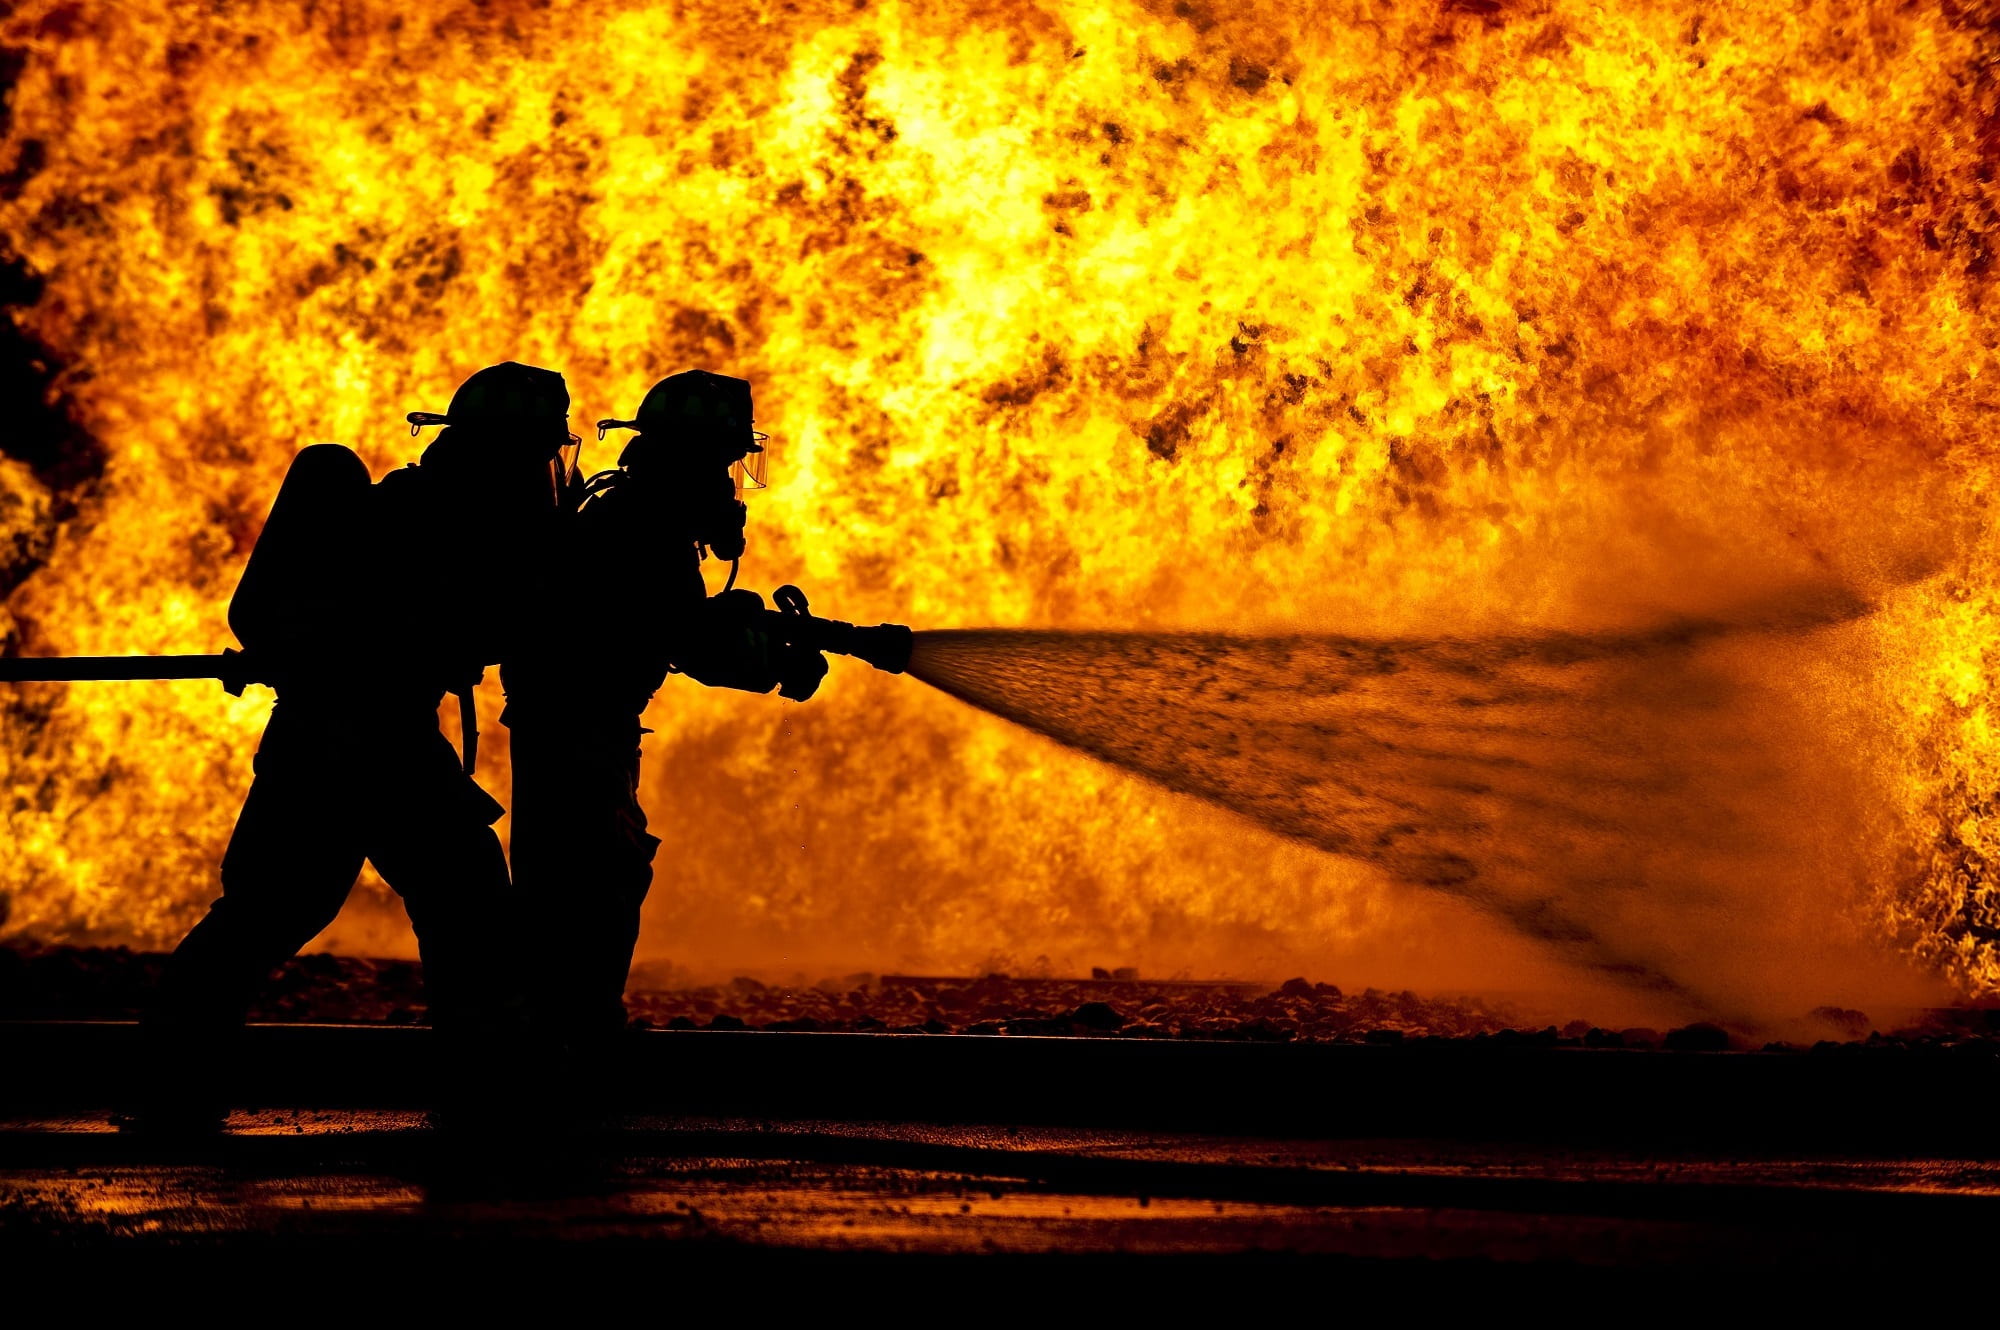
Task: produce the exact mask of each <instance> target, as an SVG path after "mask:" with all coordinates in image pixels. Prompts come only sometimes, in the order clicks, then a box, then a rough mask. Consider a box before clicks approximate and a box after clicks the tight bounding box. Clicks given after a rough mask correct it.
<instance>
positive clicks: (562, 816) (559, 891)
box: [508, 702, 660, 1040]
mask: <svg viewBox="0 0 2000 1330" xmlns="http://www.w3.org/2000/svg"><path fill="white" fill-rule="evenodd" d="M509 713H510V722H509V727H508V728H509V730H510V733H511V737H510V740H509V747H510V749H511V751H512V754H513V768H514V807H513V814H514V816H513V837H512V839H513V857H514V882H515V886H516V889H517V890H518V891H519V892H520V894H521V899H522V901H523V903H524V905H525V906H526V907H527V908H529V909H531V910H532V911H533V912H534V917H535V919H536V921H537V930H536V931H537V934H538V942H539V943H540V945H539V947H538V948H537V951H536V955H535V984H534V988H533V992H532V994H531V997H530V1001H531V1003H532V1004H533V1006H534V1009H535V1011H536V1014H537V1015H538V1016H540V1017H541V1018H543V1019H545V1020H546V1021H548V1022H550V1023H551V1024H553V1025H554V1026H555V1028H556V1030H557V1031H558V1032H559V1033H560V1034H561V1035H562V1036H564V1037H566V1038H570V1039H576V1040H590V1039H594V1038H598V1037H602V1036H606V1035H609V1034H614V1033H616V1032H617V1031H618V1030H620V1029H622V1028H623V1027H624V1024H625V980H626V976H627V975H628V974H629V973H630V971H631V968H632V950H633V948H634V947H635V946H637V945H638V942H639V908H640V906H641V905H642V904H644V902H645V899H646V891H647V889H648V888H649V887H650V886H651V885H652V882H653V852H654V851H655V850H656V849H658V848H659V844H660V842H659V839H658V838H657V837H655V836H652V835H649V834H648V833H647V831H646V813H645V810H644V809H643V808H641V807H640V806H639V791H638V786H639V735H640V729H639V718H638V717H637V716H628V717H616V718H609V719H598V720H596V721H594V722H583V721H580V720H579V719H578V718H577V717H575V716H568V717H551V718H549V719H548V720H547V721H543V720H540V719H534V720H530V719H526V718H515V717H519V715H520V709H519V708H516V707H515V706H514V705H513V704H512V703H511V702H510V703H509Z"/></svg>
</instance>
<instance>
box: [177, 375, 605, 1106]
mask: <svg viewBox="0 0 2000 1330" xmlns="http://www.w3.org/2000/svg"><path fill="white" fill-rule="evenodd" d="M568 411H569V393H568V390H567V388H566V387H565V386H564V383H563V379H562V376H561V375H560V374H557V373H555V372H554V371H552V370H547V369H538V368H535V367H533V366H528V365H520V364H513V363H508V364H502V365H495V366H492V367H490V368H487V369H482V370H480V371H479V372H477V373H476V374H474V375H472V376H471V377H470V378H469V379H467V380H466V381H465V383H464V384H463V385H462V386H461V387H460V388H459V390H458V392H457V393H456V394H454V395H453V397H452V400H451V405H450V409H449V410H448V411H447V412H446V413H445V414H444V415H436V414H432V413H427V412H413V413H411V415H410V416H409V420H410V422H411V425H412V433H415V432H416V431H417V429H418V428H420V427H422V426H424V425H443V426H444V427H445V428H444V430H443V431H442V432H441V433H440V434H439V435H438V436H437V438H436V440H435V441H434V442H433V443H431V445H430V446H429V447H428V448H426V449H425V450H424V453H423V457H422V460H421V462H419V463H414V464H412V465H410V466H407V467H404V468H402V469H400V470H397V471H393V472H391V473H390V474H388V475H387V476H385V477H383V479H382V480H381V481H380V482H379V483H375V484H371V483H370V482H369V476H368V471H367V468H366V467H365V466H364V465H363V463H362V461H361V459H360V458H359V457H357V456H356V455H355V454H354V453H353V452H351V451H349V450H348V449H346V448H344V447H340V446H339V445H335V444H316V445H314V446H312V447H309V448H306V449H305V450H303V451H302V452H300V453H299V455H298V457H297V458H296V459H294V461H293V463H292V466H291V469H290V471H289V472H288V473H287V475H286V477H285V482H284V485H283V487H282V488H281V489H280V491H279V494H278V498H277V501H276V503H275V504H274V505H273V507H272V510H271V515H270V519H269V521H268V522H267V524H266V526H265V528H264V531H263V533H262V535H261V536H260V537H259V539H258V542H257V545H256V548H255V549H254V550H253V551H252V552H251V556H250V560H249V563H248V566H247V567H246V568H245V570H244V574H243V579H242V581H241V582H240V583H239V584H238V586H237V589H236V594H235V596H234V597H233V599H232V600H231V602H230V607H229V623H230V627H231V628H232V629H233V630H234V631H235V633H236V635H237V637H238V638H239V639H240V640H241V642H242V644H243V648H244V653H245V656H246V657H247V658H249V659H251V660H253V661H255V662H256V668H257V670H258V671H260V673H259V674H258V675H257V677H260V678H264V679H268V680H270V681H271V682H272V683H273V684H274V686H275V687H276V689H277V694H278V699H277V703H276V705H275V706H274V707H273V709H272V712H271V718H270V721H269V723H268V725H267V726H266V727H265V730H264V737H263V741H262V743H261V744H260V746H259V748H258V751H257V756H256V759H255V778H254V780H253V781H252V783H251V786H250V792H249V794H248V796H247V797H246V799H245V800H244V804H243V810H242V813H241V815H240V816H239V818H238V820H237V824H236V830H235V833H234V835H233V836H232V837H231V839H230V842H229V848H228V851H227V853H226V854H225V855H224V858H223V862H222V895H221V898H220V899H218V900H217V901H216V902H215V903H214V904H213V905H212V906H211V907H210V909H209V911H208V914H207V916H206V917H205V918H203V919H202V920H201V922H200V923H198V924H196V925H195V927H194V929H193V931H191V932H190V933H189V934H188V935H187V937H186V939H185V940H183V941H182V943H181V944H180V947H179V948H178V949H177V950H176V951H175V952H174V954H173V956H172V958H171V959H170V961H169V962H168V964H167V967H166V971H165V974H164V977H163V981H162V986H161V992H160V995H159V998H158V1001H157V1004H156V1007H155V1009H154V1010H153V1011H152V1012H151V1014H150V1019H149V1026H150V1031H151V1033H152V1035H153V1044H154V1047H155V1049H156V1051H158V1052H161V1053H163V1054H164V1055H165V1061H164V1065H163V1066H162V1067H161V1074H163V1075H165V1076H168V1077H175V1078H176V1079H177V1080H178V1081H179V1083H180V1084H181V1085H182V1086H184V1087H185V1088H186V1093H185V1094H184V1095H183V1096H182V1098H181V1100H180V1101H179V1103H178V1105H176V1104H175V1103H174V1102H173V1096H172V1092H171V1090H169V1091H168V1092H167V1093H166V1094H164V1095H162V1096H161V1098H162V1100H163V1101H164V1103H163V1107H162V1108H161V1109H160V1116H161V1117H162V1118H167V1117H171V1116H172V1114H173V1112H174V1111H176V1108H177V1107H178V1109H179V1110H182V1111H185V1112H186V1113H187V1114H188V1115H189V1116H190V1117H194V1118H199V1117H202V1116H209V1117H212V1116H213V1113H214V1107H215V1102H216V1101H215V1098H214V1096H215V1094H216V1091H215V1089H214V1086H213V1083H212V1078H211V1077H210V1076H208V1075H205V1074H203V1073H204V1072H208V1071H218V1070H219V1069H220V1068H219V1064H218V1062H217V1059H218V1058H219V1057H220V1055H221V1053H222V1051H223V1049H224V1048H225V1047H226V1043H227V1037H228V1035H229V1032H230V1031H232V1030H233V1029H234V1028H236V1027H238V1026H240V1025H241V1023H242V1021H243V1019H244V1015H245V1012H246V1009H247V1008H248V1006H249V1005H250V1003H251V1002H252V1000H253V999H254V998H255V996H256V994H257V992H258V989H259V987H260V986H261V985H262V984H263V983H264V982H265V980H266V979H267V977H268V976H269V974H270V972H271V971H272V970H273V969H274V968H275V967H276V966H278V965H279V964H281V963H282V962H283V961H285V960H286V959H287V958H288V957H290V956H291V955H293V954H294V953H295V952H297V951H298V949H299V948H300V947H302V946H304V945H305V944H306V943H307V942H308V941H310V940H311V939H312V938H313V936H314V935H315V934H317V933H319V932H320V931H321V930H322V929H324V928H325V927H326V926H327V925H328V924H329V923H331V922H332V921H333V918H334V916H335V914H336V913H338V912H339V910H340V907H341V904H342V902H344V901H345V900H346V898H347V894H348V892H349V890H350V889H351V888H352V886H353V884H354V881H355V878H356V876H357V875H358V874H359V872H360V870H361V866H362V863H363V861H364V860H366V861H369V862H372V863H373V864H374V865H375V868H376V870H377V871H378V872H379V873H380V874H381V875H382V878H383V879H384V880H385V881H386V882H387V883H388V884H389V885H390V886H391V887H392V888H394V889H395V890H396V891H397V892H398V893H399V894H400V895H401V897H402V899H403V902H404V906H405V908H406V909H407V910H408V911H409V916H410V922H411V924H412V925H413V927H414V928H415V930H416V934H417V939H418V943H419V947H420V950H421V954H422V958H423V965H424V982H425V989H426V993H427V997H428V1002H429V1006H430V1014H431V1021H432V1024H433V1026H434V1027H435V1028H436V1029H437V1031H438V1035H439V1038H440V1040H441V1042H442V1044H443V1047H444V1049H445V1051H446V1053H447V1057H448V1058H449V1057H458V1056H462V1055H464V1054H465V1050H467V1049H469V1048H472V1047H474V1046H486V1047H490V1046H491V1045H490V1044H488V1043H487V1042H486V1041H487V1037H488V1036H489V1035H492V1034H494V1032H495V1031H497V1030H499V1028H500V1026H501V1025H502V1023H504V1022H505V1021H506V1020H507V1018H508V1013H509V1012H510V1010H515V1011H517V1010H518V1006H519V1003H518V1002H514V1003H512V1004H511V1007H510V1002H509V1000H508V993H507V991H506V979H505V971H506V969H507V968H508V965H509V962H508V957H509V955H510V950H509V946H510V938H509V936H508V934H509V931H510V930H511V929H513V928H514V927H515V926H516V925H515V920H514V919H513V918H512V914H513V911H512V910H511V909H510V906H509V901H510V888H509V884H508V877H507V866H506V861H505V859H504V858H503V856H502V853H501V848H500V842H499V839H498V837H497V836H496V835H495V833H494V830H493V826H492V824H493V822H494V821H495V819H497V818H498V817H499V816H500V813H501V811H502V810H501V808H500V805H499V804H498V803H497V802H495V801H494V800H493V799H492V798H491V797H490V796H488V795H487V794H486V793H485V791H483V790H481V789H480V788H479V786H478V785H476V784H475V783H474V782H473V780H472V778H471V775H470V767H471V763H470V760H469V759H470V757H471V747H472V738H471V736H472V734H473V733H474V731H472V730H470V729H468V730H467V731H466V735H467V737H466V747H467V750H468V751H467V753H466V754H465V758H466V759H467V760H465V761H461V758H460V755H459V754H457V753H454V752H453V750H452V747H451V745H450V743H449V742H448V740H447V739H446V738H445V736H444V735H443V734H442V733H441V732H440V730H439V727H438V723H437V709H438V705H439V703H440V702H441V701H442V700H443V695H444V694H445V693H446V692H447V691H455V692H459V693H460V694H461V698H462V699H464V698H469V695H470V688H471V686H472V685H473V684H474V683H476V682H477V681H478V679H479V677H480V675H481V673H482V672H483V670H484V668H485V667H486V666H487V665H489V664H494V663H497V662H498V661H499V660H500V659H501V658H502V656H503V655H504V654H505V651H506V644H507V642H508V639H509V637H510V635H512V634H513V633H514V632H515V630H516V628H517V626H518V617H519V613H520V608H519V607H520V605H521V603H522V600H523V597H522V594H521V592H522V588H523V587H524V586H527V585H529V584H530V582H531V580H532V578H533V577H534V576H535V575H536V573H537V571H538V570H539V569H541V568H543V567H545V566H546V551H547V542H548V541H549V539H550V538H551V537H552V535H553V533H554V529H555V526H556V523H557V512H558V502H559V499H560V497H561V495H562V494H563V493H564V492H565V486H566V482H567V479H568V477H567V474H566V472H565V469H564V466H565V464H564V451H565V449H567V448H570V447H572V446H573V445H574V444H575V442H576V441H575V439H574V438H573V437H572V436H571V435H570V434H569V430H568V423H567V422H568ZM156 1065H159V1064H156ZM204 1096H206V1097H207V1098H206V1101H205V1102H204V1101H203V1100H204Z"/></svg>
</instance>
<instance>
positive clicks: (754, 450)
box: [500, 370, 826, 1044]
mask: <svg viewBox="0 0 2000 1330" xmlns="http://www.w3.org/2000/svg"><path fill="white" fill-rule="evenodd" d="M598 429H599V435H600V437H601V436H602V434H603V432H604V431H605V430H608V429H634V430H637V431H639V432H638V434H637V436H636V437H634V438H633V439H631V440H630V442H629V443H628V444H627V445H626V447H625V448H624V450H623V452H622V453H621V454H620V456H619V458H618V465H617V467H616V468H615V469H614V470H611V471H607V472H604V473H601V474H599V475H597V476H593V477H591V478H590V480H589V481H588V482H586V483H585V484H583V485H581V486H579V487H578V489H577V491H576V498H577V500H578V502H577V504H576V506H575V507H574V509H573V511H572V513H571V515H570V516H569V518H568V519H567V522H566V524H565V525H566V532H565V538H564V541H563V548H564V549H565V551H566V558H567V560H568V562H569V565H570V566H571V567H572V568H574V569H575V570H576V575H577V577H578V579H579V586H580V589H582V588H587V595H580V596H579V598H578V599H576V600H574V601H566V600H564V599H561V598H552V599H550V600H548V601H546V602H544V610H545V614H544V617H543V619H542V621H541V628H540V631H539V632H537V633H535V634H533V635H532V636H530V637H527V638H524V639H522V642H521V647H522V649H521V650H520V651H518V652H517V653H516V654H514V655H513V656H510V657H509V658H508V659H507V660H505V661H504V662H503V663H502V665H501V676H500V677H501V680H502V682H503V683H504V684H505V686H506V691H507V709H506V711H505V712H504V713H503V715H502V717H501V719H502V721H503V722H504V723H505V724H506V725H507V727H508V729H509V731H510V743H509V747H510V751H511V754H512V761H513V791H514V796H513V799H514V802H513V810H512V811H513V822H512V840H513V864H514V882H515V886H516V889H517V890H519V891H520V892H521V894H522V898H523V900H524V902H526V903H527V904H528V906H529V908H530V909H531V910H532V911H533V912H534V914H535V917H536V918H537V919H538V920H539V921H542V922H541V923H540V924H538V933H539V934H540V938H541V941H542V942H543V944H544V945H543V947H542V949H541V951H540V955H542V956H544V957H546V958H547V959H546V962H545V963H544V964H543V965H540V966H538V976H539V980H540V982H539V983H538V985H537V993H536V999H535V1000H536V1005H537V1007H538V1009H539V1011H540V1014H541V1016H542V1017H543V1018H544V1019H546V1020H547V1021H549V1022H550V1023H552V1025H553V1026H554V1028H555V1030H556V1031H557V1033H558V1035H559V1037H560V1038H562V1039H564V1040H567V1041H570V1042H571V1043H573V1044H588V1043H590V1042H592V1041H593V1040H596V1039H601V1038H602V1037H605V1036H608V1035H610V1034H614V1033H615V1032H616V1031H618V1030H619V1029H621V1028H622V1027H623V1026H624V1023H625V1005H624V991H625V981H626V976H627V973H628V972H629V970H630V968H631V963H632V951H633V947H634V946H635V945H636V944H637V942H638V938H639V910H640V906H641V904H642V903H643V902H644V900H645V898H646V893H647V891H648V889H649V888H650V886H651V884H652V880H653V854H654V851H655V849H656V848H657V847H658V846H659V843H660V842H659V840H658V838H656V837H655V836H653V835H652V834H651V833H650V832H648V830H647V822H646V814H645V810H644V809H643V808H641V807H640V804H639V798H638V784H639V762H640V750H639V744H640V737H641V735H643V734H644V733H646V731H644V730H643V729H642V728H641V725H640V717H641V714H642V713H643V712H644V711H645V709H646V706H647V703H648V702H649V701H650V700H651V699H652V697H653V694H654V693H655V692H656V691H657V690H658V689H659V688H660V687H661V685H662V683H663V682H664V681H665V679H666V677H667V675H668V673H669V672H670V671H678V672H681V673H685V674H688V675H689V676H690V677H692V678H694V679H695V680H696V681H698V682H701V683H704V684H708V685H710V686H717V687H730V688H741V689H745V690H747V691H751V692H759V693H761V692H767V691H769V690H770V689H772V688H773V687H777V688H779V689H780V690H781V691H782V693H783V694H784V695H785V696H787V697H791V698H795V699H797V700H804V699H805V698H807V697H809V696H811V695H812V692H813V690H814V689H815V688H817V687H818V685H819V681H820V680H821V678H823V677H824V676H825V674H826V661H825V658H824V657H823V656H821V655H820V653H819V652H817V651H814V650H810V649H808V648H805V647H802V646H795V645H791V644H788V643H786V642H784V641H781V640H777V639H776V638H774V637H772V636H769V635H766V634H763V633H759V632H757V631H755V630H754V629H745V628H743V627H741V623H742V621H743V620H742V616H741V615H732V613H730V611H731V610H732V608H733V609H737V610H741V609H745V608H747V609H750V610H761V609H762V600H761V598H759V597H757V596H756V595H755V594H754V593H752V592H748V591H741V590H728V589H725V591H724V592H723V593H722V594H721V595H720V596H718V597H714V598H711V597H709V596H708V594H707V588H706V584H705V582H704V580H703V577H702V573H701V564H702V561H703V560H704V559H705V558H707V557H709V556H714V557H717V558H721V559H728V560H730V561H731V562H732V564H733V563H734V562H735V561H736V560H737V559H739V558H740V557H741V555H742V553H743V549H744V533H743V528H744V518H745V513H746V508H745V505H744V503H743V500H742V497H741V491H742V488H743V486H744V485H745V484H754V483H761V466H760V465H759V463H760V462H761V460H762V458H761V454H762V451H763V449H762V447H761V445H760V444H759V442H758V438H759V437H760V436H758V435H757V434H756V433H755V432H754V431H753V430H752V428H751V402H750V385H749V383H747V382H745V381H744V380H742V379H732V378H726V377H724V376H722V375H719V374H710V373H707V372H705V371H702V370H690V371H688V372H687V373H684V374H676V375H674V376H673V377H671V378H668V379H664V380H662V381H661V382H659V383H657V384H655V385H654V386H653V388H652V389H651V390H650V391H649V392H648V393H647V394H646V397H645V400H644V401H643V402H642V403H641V404H640V407H639V411H638V414H637V415H636V416H635V417H634V418H633V419H631V420H604V421H600V422H598ZM734 580H735V572H734V570H733V568H732V571H731V573H730V581H731V583H732V585H733V583H734ZM718 611H720V612H718Z"/></svg>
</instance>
